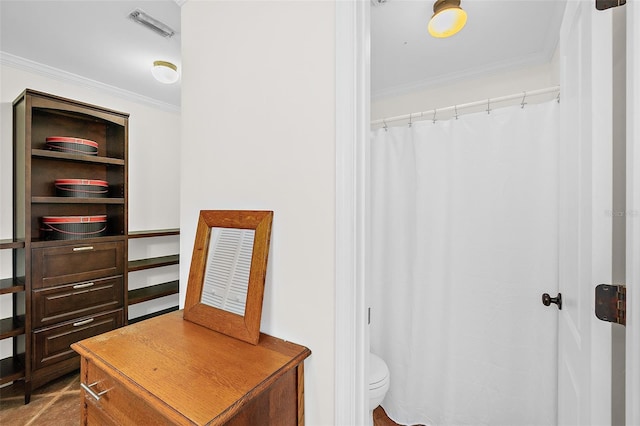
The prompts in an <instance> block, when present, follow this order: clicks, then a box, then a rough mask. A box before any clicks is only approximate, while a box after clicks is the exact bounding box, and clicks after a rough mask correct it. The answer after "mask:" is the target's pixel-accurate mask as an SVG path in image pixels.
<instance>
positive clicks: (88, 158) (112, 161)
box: [31, 149, 125, 166]
mask: <svg viewBox="0 0 640 426" xmlns="http://www.w3.org/2000/svg"><path fill="white" fill-rule="evenodd" d="M31 154H32V155H33V156H34V157H40V158H51V159H54V160H65V161H81V162H83V163H95V164H106V165H113V166H124V164H125V162H124V160H121V159H119V158H109V157H99V156H97V155H84V154H69V153H66V152H57V151H49V150H46V149H32V150H31Z"/></svg>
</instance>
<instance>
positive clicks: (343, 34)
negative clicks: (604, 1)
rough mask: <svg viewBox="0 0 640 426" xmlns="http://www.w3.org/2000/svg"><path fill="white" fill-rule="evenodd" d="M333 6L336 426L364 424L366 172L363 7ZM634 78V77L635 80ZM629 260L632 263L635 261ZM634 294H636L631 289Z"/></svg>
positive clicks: (637, 194)
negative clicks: (334, 56)
mask: <svg viewBox="0 0 640 426" xmlns="http://www.w3.org/2000/svg"><path fill="white" fill-rule="evenodd" d="M335 4H336V140H335V144H336V280H335V300H336V312H335V319H336V336H335V342H336V355H335V362H336V366H335V367H336V368H335V389H336V392H335V399H334V401H335V410H334V412H335V420H336V422H335V423H336V424H364V422H363V420H364V418H365V416H366V415H367V410H368V408H367V404H368V394H367V392H366V389H367V387H366V385H367V384H366V379H365V375H366V372H367V368H368V367H367V366H366V359H367V357H366V356H365V355H366V353H367V352H368V332H367V327H366V321H365V309H364V307H365V305H366V303H365V301H366V292H365V284H364V280H365V274H364V272H365V270H364V267H365V264H364V254H363V248H364V246H363V242H364V226H365V212H364V206H365V180H364V173H365V172H366V170H365V167H364V164H363V163H362V162H361V161H362V159H363V158H364V157H360V158H359V157H358V154H359V153H360V154H362V153H364V152H365V149H364V147H365V146H366V134H367V131H368V128H369V100H370V88H369V72H370V65H369V36H370V31H369V13H370V3H369V2H368V1H358V0H350V1H344V2H343V1H338V2H336V3H335ZM625 7H626V8H627V94H628V95H629V96H628V97H627V117H628V119H627V212H629V213H628V214H627V215H626V218H627V224H626V226H627V231H626V233H627V241H626V248H627V254H626V256H627V262H626V265H627V266H626V269H627V271H626V278H627V291H628V293H627V306H628V313H627V333H626V334H627V338H626V370H627V374H626V422H627V424H640V406H639V405H638V404H636V401H637V400H638V398H640V315H638V314H636V313H635V312H634V310H633V307H640V262H638V261H637V259H639V258H640V123H638V122H637V121H636V122H634V120H632V119H631V118H632V117H634V116H637V115H638V114H640V78H639V77H637V76H638V75H640V28H637V27H636V26H634V25H633V24H634V23H638V22H640V2H638V1H630V2H627V4H626V5H625ZM634 76H635V77H634ZM634 260H635V261H634ZM636 289H638V291H635V290H636Z"/></svg>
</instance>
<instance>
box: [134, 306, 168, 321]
mask: <svg viewBox="0 0 640 426" xmlns="http://www.w3.org/2000/svg"><path fill="white" fill-rule="evenodd" d="M177 310H178V307H177V306H172V307H170V308H167V309H163V310H161V311H157V312H152V313H150V314H147V315H142V316H140V317H135V318H131V319H130V320H129V325H131V324H135V323H137V322H140V321H144V320H148V319H150V318H153V317H157V316H158V315H164V314H168V313H169V312H174V311H177Z"/></svg>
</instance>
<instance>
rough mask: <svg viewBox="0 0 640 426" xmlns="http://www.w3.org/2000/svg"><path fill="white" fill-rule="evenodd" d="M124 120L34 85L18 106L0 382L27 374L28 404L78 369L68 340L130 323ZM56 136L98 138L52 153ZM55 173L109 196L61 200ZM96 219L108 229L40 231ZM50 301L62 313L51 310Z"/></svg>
mask: <svg viewBox="0 0 640 426" xmlns="http://www.w3.org/2000/svg"><path fill="white" fill-rule="evenodd" d="M128 123H129V114H127V113H124V112H119V111H115V110H111V109H107V108H103V107H100V106H96V105H90V104H87V103H84V102H78V101H75V100H72V99H66V98H62V97H59V96H55V95H50V94H47V93H42V92H38V91H35V90H31V89H26V90H25V91H24V92H23V93H21V94H20V95H19V96H18V97H17V98H16V99H15V101H14V102H13V217H14V224H13V239H12V240H0V249H11V250H13V253H14V254H13V273H12V276H11V277H8V276H4V277H2V279H0V294H9V293H10V294H12V297H13V312H11V313H10V314H9V315H7V317H4V318H1V319H0V337H2V339H9V338H11V339H14V340H13V355H12V356H11V357H8V358H5V359H3V360H2V361H1V362H0V370H1V373H0V383H9V382H12V381H15V380H24V392H25V403H28V402H29V399H30V395H31V391H32V390H33V389H35V388H38V387H40V386H42V385H44V384H46V383H48V382H49V381H51V380H54V379H56V378H57V377H60V376H62V375H64V374H67V373H68V372H70V371H73V370H75V369H77V368H78V365H79V357H78V355H77V354H75V352H73V351H70V350H69V346H70V345H71V344H73V343H75V342H77V341H79V340H82V339H85V338H88V337H91V336H93V335H96V334H100V333H104V332H105V331H109V330H110V329H113V328H117V327H121V326H123V325H124V324H125V323H126V317H125V314H126V303H125V295H126V289H127V270H126V268H127V247H126V242H127V239H126V238H127V237H126V236H127V231H128V223H127V218H128V215H129V212H128V175H129V173H128V144H129V141H128V133H129V132H128V128H129V124H128ZM51 136H58V137H60V136H62V137H72V138H76V140H77V139H86V140H90V141H93V142H94V143H95V147H96V148H97V152H96V153H95V155H89V154H85V153H78V152H73V151H72V150H73V149H75V147H71V150H70V151H58V150H55V151H54V150H51V149H49V148H50V146H48V144H47V138H49V137H51ZM92 146H93V145H92ZM63 149H64V148H63ZM57 179H88V180H103V181H106V182H108V186H109V192H108V196H107V197H104V198H92V197H91V198H89V197H59V196H58V195H59V194H58V193H57V191H56V188H55V181H56V180H57ZM94 215H95V216H106V217H107V220H106V231H105V233H103V234H96V235H95V236H91V237H88V235H83V234H82V232H84V230H83V229H78V228H76V229H60V230H56V233H57V234H56V233H54V232H53V231H51V232H43V228H44V227H43V226H42V220H43V217H45V216H63V217H67V216H75V217H78V218H84V217H86V216H94ZM81 222H84V220H82V219H78V221H77V222H76V223H81ZM65 232H66V234H65ZM94 286H95V287H94ZM76 287H78V288H85V287H86V288H89V287H94V289H99V292H96V293H95V294H94V296H93V297H83V296H81V295H79V293H78V292H74V291H69V290H70V289H73V288H76ZM21 292H24V297H17V295H18V294H19V293H21ZM53 299H55V300H56V302H55V303H56V309H57V311H56V315H54V316H47V315H48V312H47V309H51V306H50V305H51V304H50V303H49V302H48V300H53ZM23 313H24V314H23ZM3 314H4V313H3ZM94 318H95V319H96V321H94ZM83 321H88V322H86V323H85V324H86V325H85V326H83V327H75V328H74V327H71V324H74V323H75V322H83ZM18 351H19V352H18Z"/></svg>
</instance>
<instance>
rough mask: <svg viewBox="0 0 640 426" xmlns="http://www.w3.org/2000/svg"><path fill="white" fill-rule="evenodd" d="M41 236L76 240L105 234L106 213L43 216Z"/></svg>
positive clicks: (47, 238)
mask: <svg viewBox="0 0 640 426" xmlns="http://www.w3.org/2000/svg"><path fill="white" fill-rule="evenodd" d="M40 229H41V231H42V237H43V239H45V240H78V239H83V238H94V237H103V236H105V235H106V234H107V215H95V216H43V217H42V228H40Z"/></svg>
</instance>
